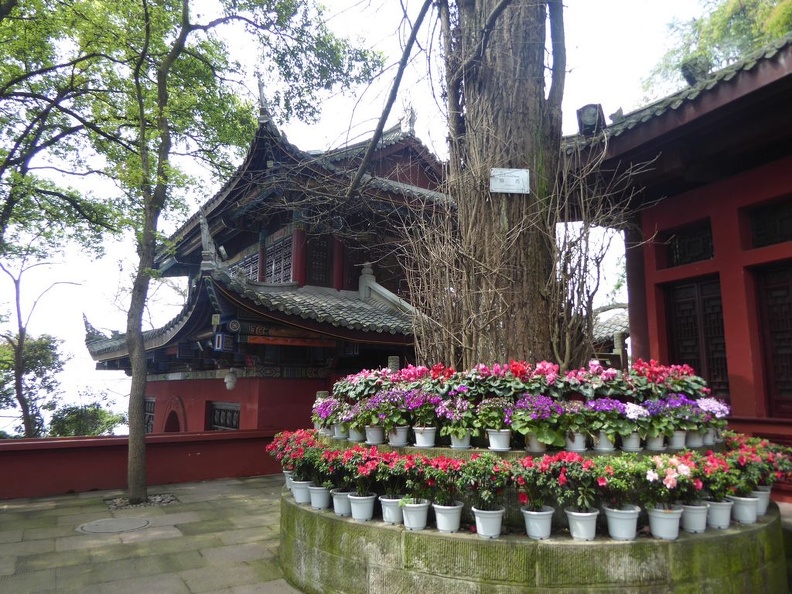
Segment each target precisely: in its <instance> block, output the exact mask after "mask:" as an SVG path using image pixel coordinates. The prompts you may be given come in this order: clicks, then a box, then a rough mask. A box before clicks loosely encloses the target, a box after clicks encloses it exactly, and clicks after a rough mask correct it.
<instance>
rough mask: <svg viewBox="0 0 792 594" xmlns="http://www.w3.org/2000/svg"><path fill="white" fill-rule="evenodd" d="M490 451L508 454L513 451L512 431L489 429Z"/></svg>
mask: <svg viewBox="0 0 792 594" xmlns="http://www.w3.org/2000/svg"><path fill="white" fill-rule="evenodd" d="M487 438H488V439H489V449H490V450H492V451H493V452H508V451H509V450H510V449H511V429H487Z"/></svg>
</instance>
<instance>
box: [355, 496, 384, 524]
mask: <svg viewBox="0 0 792 594" xmlns="http://www.w3.org/2000/svg"><path fill="white" fill-rule="evenodd" d="M348 498H349V509H350V513H351V514H352V519H353V520H357V521H358V522H368V521H369V520H370V519H371V518H373V517H374V501H375V500H376V499H377V496H376V495H374V494H373V493H369V494H368V495H355V494H354V493H350V494H349V495H348Z"/></svg>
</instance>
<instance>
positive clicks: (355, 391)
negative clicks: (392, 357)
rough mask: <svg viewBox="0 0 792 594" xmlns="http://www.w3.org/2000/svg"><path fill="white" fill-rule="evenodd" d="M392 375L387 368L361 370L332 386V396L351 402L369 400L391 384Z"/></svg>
mask: <svg viewBox="0 0 792 594" xmlns="http://www.w3.org/2000/svg"><path fill="white" fill-rule="evenodd" d="M393 373H394V372H393V371H391V370H390V369H389V368H388V367H383V368H382V369H372V370H369V369H363V370H362V371H359V372H358V373H353V374H350V375H347V376H346V377H343V378H341V379H340V380H338V381H337V382H336V383H335V384H333V395H334V396H335V397H336V398H339V399H346V400H351V401H353V402H355V401H358V400H363V399H364V398H369V397H371V396H373V395H374V394H376V393H377V392H379V391H380V390H383V389H386V388H388V387H389V386H390V385H391V384H392V383H393V381H392V376H393Z"/></svg>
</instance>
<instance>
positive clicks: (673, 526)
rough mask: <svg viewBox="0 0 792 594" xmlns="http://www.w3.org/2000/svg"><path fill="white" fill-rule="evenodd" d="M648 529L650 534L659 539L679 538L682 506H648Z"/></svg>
mask: <svg viewBox="0 0 792 594" xmlns="http://www.w3.org/2000/svg"><path fill="white" fill-rule="evenodd" d="M646 512H647V513H648V514H649V531H650V532H651V533H652V536H654V537H655V538H659V539H661V540H676V539H677V538H679V522H680V520H681V519H682V506H681V505H674V506H672V507H671V508H670V509H662V508H654V507H648V508H647V509H646Z"/></svg>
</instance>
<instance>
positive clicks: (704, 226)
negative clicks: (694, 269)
mask: <svg viewBox="0 0 792 594" xmlns="http://www.w3.org/2000/svg"><path fill="white" fill-rule="evenodd" d="M665 235H666V238H667V239H666V244H667V252H666V261H667V262H668V266H669V267H673V266H681V265H683V264H691V263H693V262H701V261H702V260H711V259H712V258H713V256H714V255H715V251H714V249H713V245H712V227H710V223H709V221H705V222H703V223H701V224H698V225H696V226H694V227H685V228H684V229H677V230H675V231H672V232H668V233H666V234H665Z"/></svg>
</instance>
